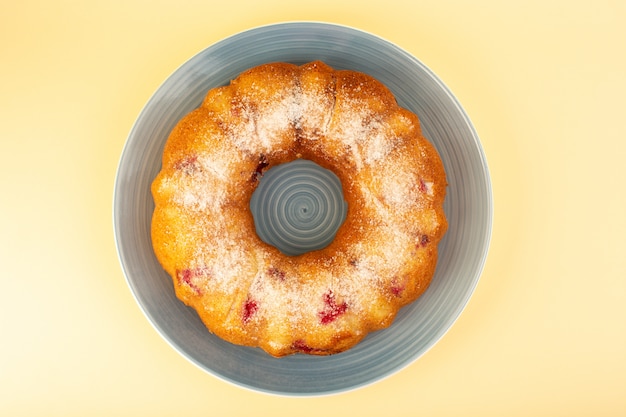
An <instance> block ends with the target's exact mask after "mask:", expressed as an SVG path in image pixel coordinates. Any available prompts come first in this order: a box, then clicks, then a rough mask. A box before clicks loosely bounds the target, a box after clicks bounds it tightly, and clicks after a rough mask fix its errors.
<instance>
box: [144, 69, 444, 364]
mask: <svg viewBox="0 0 626 417" xmlns="http://www.w3.org/2000/svg"><path fill="white" fill-rule="evenodd" d="M293 161H307V163H311V164H315V165H317V166H319V167H321V168H323V169H325V170H329V171H331V172H332V173H334V175H336V177H337V178H338V180H339V182H340V184H341V188H342V191H343V199H344V200H345V203H346V205H347V209H346V212H345V220H344V221H343V223H342V224H341V225H340V226H339V227H338V229H337V230H336V235H335V236H334V239H332V240H331V241H330V242H329V243H327V244H326V246H324V247H323V248H316V249H314V250H311V251H308V252H304V253H298V254H286V253H284V251H281V250H280V249H278V248H277V247H274V246H273V245H272V244H270V243H267V242H266V241H264V240H262V239H261V238H260V237H259V234H257V232H256V228H255V219H254V216H253V213H252V211H251V208H250V201H251V199H252V197H253V193H254V192H255V190H256V189H257V187H259V183H260V182H261V181H263V180H264V176H266V175H267V176H268V177H269V175H270V172H271V170H273V169H274V168H278V167H280V166H281V165H283V164H286V163H292V162H293ZM446 185H447V184H446V177H445V172H444V169H443V164H442V162H441V159H440V157H439V155H438V154H437V151H436V150H435V148H434V147H433V146H432V145H431V144H430V143H429V142H428V141H427V140H426V139H425V138H424V136H423V135H422V133H421V130H420V124H419V120H418V118H417V116H416V115H415V114H413V113H411V112H410V111H408V110H406V109H403V108H401V107H399V105H398V104H397V102H396V100H395V98H394V96H393V95H392V93H391V92H390V91H389V90H388V89H387V88H386V87H385V86H384V85H383V84H381V83H380V82H379V81H377V80H375V79H374V78H372V77H370V76H368V75H366V74H363V73H359V72H355V71H348V70H334V69H333V68H331V67H329V66H328V65H326V64H324V63H322V62H319V61H318V62H311V63H308V64H305V65H302V66H297V65H293V64H288V63H270V64H265V65H261V66H258V67H255V68H252V69H250V70H248V71H245V72H244V73H242V74H241V75H239V76H238V77H237V78H236V79H234V80H233V81H231V83H230V84H229V85H227V86H223V87H218V88H215V89H213V90H211V91H209V92H208V94H207V95H206V97H205V99H204V101H203V102H202V104H201V105H200V106H199V107H198V108H197V109H195V110H194V111H192V112H191V113H189V114H188V115H186V116H185V117H184V118H183V119H182V120H181V121H180V122H179V123H178V124H177V125H176V127H175V128H174V129H173V131H172V132H171V134H170V136H169V138H168V140H167V143H166V145H165V149H164V152H163V160H162V168H161V171H160V172H159V174H158V175H157V177H156V178H155V180H154V182H153V184H152V194H153V197H154V201H155V210H154V214H153V219H152V242H153V247H154V251H155V254H156V257H157V259H158V260H159V262H160V263H161V265H162V266H163V268H164V269H165V271H167V273H168V274H169V275H170V276H171V277H172V281H173V284H174V289H175V291H176V295H177V297H178V298H179V299H180V300H181V301H182V302H184V303H185V304H187V305H188V306H191V307H193V308H194V309H195V310H196V312H197V313H198V315H199V317H200V319H201V320H202V321H203V323H204V324H205V325H206V327H207V328H208V329H209V331H211V332H212V333H214V334H215V335H217V336H219V337H221V338H223V339H225V340H227V341H229V342H232V343H235V344H239V345H246V346H254V347H260V348H262V349H263V350H265V351H266V352H267V353H269V354H270V355H273V356H276V357H280V356H285V355H289V354H292V353H298V352H299V353H305V354H314V355H328V354H333V353H338V352H342V351H344V350H346V349H349V348H351V347H353V346H354V345H356V344H357V343H358V342H359V341H361V340H362V339H363V338H364V337H365V336H366V335H367V334H368V333H370V332H372V331H375V330H379V329H382V328H385V327H387V326H389V325H390V324H391V323H392V321H393V320H394V318H395V316H396V314H397V312H398V310H399V309H400V308H401V307H403V306H404V305H406V304H408V303H411V302H413V301H414V300H416V299H417V298H418V297H419V296H420V295H421V294H422V293H423V292H424V291H425V290H426V289H427V288H428V286H429V284H430V282H431V280H432V277H433V274H434V271H435V267H436V262H437V244H438V242H439V241H440V240H441V238H442V236H443V235H444V233H445V231H446V229H447V222H446V218H445V215H444V211H443V202H444V198H445V192H446Z"/></svg>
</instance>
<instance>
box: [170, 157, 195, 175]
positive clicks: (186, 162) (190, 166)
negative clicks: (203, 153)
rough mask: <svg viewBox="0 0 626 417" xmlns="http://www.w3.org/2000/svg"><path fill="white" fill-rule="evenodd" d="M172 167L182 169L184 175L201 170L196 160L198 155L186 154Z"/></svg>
mask: <svg viewBox="0 0 626 417" xmlns="http://www.w3.org/2000/svg"><path fill="white" fill-rule="evenodd" d="M174 168H175V169H178V170H180V171H182V172H183V173H184V174H186V175H191V174H193V173H195V172H198V171H200V170H201V166H200V163H199V162H198V155H191V156H188V157H186V158H184V159H182V160H180V161H178V162H176V163H175V164H174Z"/></svg>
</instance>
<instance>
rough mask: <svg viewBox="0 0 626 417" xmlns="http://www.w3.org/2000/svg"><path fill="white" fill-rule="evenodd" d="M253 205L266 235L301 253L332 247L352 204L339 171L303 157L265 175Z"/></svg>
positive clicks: (265, 238)
mask: <svg viewBox="0 0 626 417" xmlns="http://www.w3.org/2000/svg"><path fill="white" fill-rule="evenodd" d="M250 209H251V210H252V215H253V217H254V224H255V227H256V232H257V234H258V236H259V237H260V238H261V240H263V241H264V242H265V243H268V244H270V245H272V246H274V247H276V248H278V249H279V250H280V251H281V252H283V253H284V254H286V255H289V256H295V255H301V254H303V253H307V252H310V251H314V250H318V249H323V248H325V247H326V246H328V245H329V244H330V243H331V242H332V241H333V239H334V238H335V235H336V234H337V230H338V229H339V227H340V226H341V225H342V224H343V222H344V220H345V218H346V213H347V209H348V206H347V203H346V202H345V200H344V199H343V192H342V188H341V182H340V181H339V178H337V176H336V175H335V174H334V173H333V172H331V171H329V170H327V169H324V168H322V167H320V166H319V165H317V164H316V163H314V162H312V161H308V160H303V159H298V160H295V161H293V162H289V163H285V164H281V165H278V166H276V167H274V168H272V169H270V170H269V171H267V172H266V173H265V174H264V175H263V177H262V178H261V181H260V182H259V185H258V187H257V189H256V190H255V191H254V194H253V195H252V198H251V200H250Z"/></svg>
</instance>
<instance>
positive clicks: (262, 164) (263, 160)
mask: <svg viewBox="0 0 626 417" xmlns="http://www.w3.org/2000/svg"><path fill="white" fill-rule="evenodd" d="M269 165H270V163H269V161H268V160H267V157H266V156H265V155H263V154H261V155H259V163H258V164H257V166H256V168H255V170H254V172H253V173H252V177H251V178H250V181H258V180H259V179H261V177H262V176H263V171H265V168H267V167H268V166H269Z"/></svg>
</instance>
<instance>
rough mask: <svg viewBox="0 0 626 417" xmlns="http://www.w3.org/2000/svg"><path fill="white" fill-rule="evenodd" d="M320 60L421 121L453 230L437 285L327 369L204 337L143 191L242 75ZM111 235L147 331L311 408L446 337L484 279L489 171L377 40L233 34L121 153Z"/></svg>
mask: <svg viewBox="0 0 626 417" xmlns="http://www.w3.org/2000/svg"><path fill="white" fill-rule="evenodd" d="M314 60H321V61H324V62H326V63H327V64H328V65H330V66H332V67H334V68H336V69H351V70H356V71H361V72H365V73H367V74H370V75H372V76H374V77H375V78H377V79H378V80H380V81H381V82H383V83H384V84H385V85H386V86H387V87H389V88H390V89H391V91H392V92H393V93H394V94H395V96H396V98H397V100H398V102H399V103H400V105H402V106H403V107H406V108H408V109H410V110H412V111H413V112H415V113H417V115H418V116H419V118H420V120H421V123H422V128H423V131H424V133H425V135H426V136H427V137H428V138H429V139H430V140H431V141H432V143H433V144H434V145H435V146H436V148H437V149H438V151H439V153H440V155H441V157H442V159H443V162H444V165H445V169H446V172H447V176H448V181H449V187H448V195H447V199H446V203H445V211H446V214H447V216H448V221H449V230H448V232H447V234H446V236H445V237H444V239H443V240H442V241H441V243H440V244H439V250H440V258H439V263H438V267H437V271H436V274H435V277H434V279H433V282H432V284H431V286H430V288H429V289H428V290H427V292H426V293H425V294H424V295H423V296H422V297H421V298H420V299H418V300H417V301H416V302H415V303H413V304H411V305H410V306H407V307H405V308H404V309H402V310H401V311H400V312H399V314H398V316H397V319H396V320H395V322H394V323H393V324H392V325H391V327H389V328H388V329H385V330H381V331H378V332H375V333H373V334H370V335H369V336H368V337H367V338H366V339H365V340H364V341H363V342H361V343H360V344H359V345H357V346H356V347H354V348H353V349H351V350H349V351H347V352H344V353H341V354H337V355H333V356H327V357H315V356H307V355H292V356H289V357H285V358H281V359H275V358H273V357H270V356H269V355H267V354H266V353H264V352H263V351H261V350H260V349H255V348H247V347H241V346H235V345H232V344H230V343H227V342H224V341H223V340H221V339H219V338H218V337H216V336H213V335H212V334H210V333H209V332H208V331H207V330H206V328H205V327H204V325H203V324H202V323H201V322H200V319H199V318H198V316H197V315H196V313H195V312H194V311H193V310H191V309H189V308H188V307H186V306H184V305H183V304H182V303H181V302H180V301H178V299H177V298H176V296H175V295H174V291H173V287H172V283H171V279H170V277H169V276H168V275H167V274H166V273H165V272H164V271H163V270H162V269H161V267H160V265H159V263H158V262H157V260H156V258H155V256H154V254H153V251H152V245H151V240H150V221H151V217H152V211H153V209H154V204H153V201H152V196H151V194H150V184H151V182H152V180H153V178H154V177H155V175H156V174H157V173H158V171H159V169H160V164H161V153H162V151H163V145H164V144H165V141H166V139H167V137H168V135H169V132H170V130H171V129H172V128H173V127H174V125H175V124H176V123H177V122H178V120H179V119H180V118H181V117H183V116H184V115H185V114H186V113H188V112H189V111H191V110H192V109H194V108H195V107H197V106H198V105H199V104H200V102H201V101H202V99H203V98H204V96H205V94H206V93H207V91H208V90H209V89H211V88H213V87H217V86H220V85H224V84H227V83H228V82H229V81H230V80H231V79H233V78H235V77H236V76H237V75H238V74H239V73H241V72H242V71H244V70H246V69H248V68H251V67H254V66H256V65H260V64H263V63H266V62H271V61H286V62H291V63H295V64H303V63H306V62H309V61H314ZM113 210H114V213H113V214H114V216H113V217H114V219H113V220H114V231H115V238H116V243H117V249H118V254H119V258H120V262H121V265H122V268H123V270H124V273H125V276H126V279H127V281H128V284H129V286H130V288H131V290H132V293H133V295H134V296H135V298H136V300H137V302H138V304H139V306H140V307H141V309H142V310H143V312H144V313H145V315H146V317H147V318H148V320H149V321H150V323H151V324H152V325H153V326H154V327H155V328H156V330H157V331H158V332H159V334H161V336H163V338H164V339H165V340H166V341H167V342H168V343H169V344H170V345H171V346H172V347H173V348H174V349H176V350H177V351H178V352H180V354H181V355H183V356H184V357H185V358H187V359H188V360H189V361H191V362H192V363H194V364H196V365H197V366H199V367H200V368H202V369H204V370H206V371H207V372H208V373H210V374H212V375H214V376H216V377H218V378H220V379H222V380H224V381H228V382H230V383H233V384H235V385H237V386H240V387H244V388H248V389H251V390H255V391H260V392H265V393H271V394H277V395H288V396H316V395H326V394H332V393H339V392H344V391H348V390H353V389H356V388H358V387H363V386H365V385H369V384H372V383H374V382H376V381H379V380H381V379H382V378H385V377H388V376H390V375H392V374H394V373H395V372H397V371H399V370H401V369H403V368H405V367H406V366H407V365H409V364H411V363H412V362H413V361H415V360H416V359H417V358H419V357H420V356H421V355H422V354H424V353H425V352H426V351H427V350H428V349H429V348H431V347H432V346H433V345H434V344H435V343H436V342H437V341H438V340H439V339H440V338H441V337H442V336H443V335H444V334H445V333H446V331H447V330H448V329H449V328H450V326H452V324H453V323H454V321H455V320H456V319H457V317H458V316H459V314H460V313H461V311H462V310H463V308H464V307H465V305H466V303H467V302H468V300H469V298H470V296H471V294H472V292H473V290H474V288H475V286H476V284H477V282H478V280H479V277H480V274H481V271H482V268H483V265H484V262H485V258H486V255H487V250H488V246H489V240H490V235H491V225H492V210H493V206H492V195H491V184H490V179H489V173H488V169H487V164H486V161H485V157H484V154H483V150H482V148H481V145H480V142H479V139H478V137H477V135H476V132H475V131H474V128H473V127H472V124H471V122H470V120H469V118H468V117H467V115H466V114H465V112H464V111H463V109H462V108H461V106H460V105H459V103H458V102H457V100H456V99H455V98H454V96H453V95H452V93H451V92H450V91H449V90H448V89H447V88H446V86H445V85H444V84H443V83H442V82H441V81H440V80H439V79H438V78H437V77H436V76H435V74H433V73H432V72H431V71H430V70H429V69H428V68H427V67H426V66H424V65H423V64H422V63H421V62H420V61H418V60H417V59H416V58H414V57H413V56H411V55H410V54H408V53H407V52H405V51H403V50H402V49H400V48H398V47H397V46H395V45H393V44H391V43H389V42H387V41H385V40H383V39H380V38H379V37H377V36H374V35H371V34H368V33H365V32H362V31H360V30H355V29H352V28H348V27H345V26H338V25H332V24H326V23H313V22H295V23H282V24H276V25H270V26H264V27H259V28H255V29H251V30H249V31H246V32H243V33H239V34H236V35H234V36H231V37H229V38H227V39H224V40H222V41H220V42H218V43H216V44H214V45H212V46H210V47H208V48H207V49H205V50H203V51H202V52H200V53H199V54H197V55H196V56H194V57H192V58H191V59H190V60H189V61H187V62H186V63H184V64H183V65H182V66H181V67H180V68H178V69H177V70H176V71H175V72H174V73H173V74H172V75H171V76H170V77H169V78H168V79H167V80H166V81H165V82H164V83H163V85H162V86H161V87H160V88H159V89H158V90H157V91H156V92H155V93H154V95H153V96H152V98H151V99H150V100H149V101H148V103H147V104H146V106H145V108H144V109H143V111H142V112H141V114H140V115H139V117H138V119H137V121H136V122H135V125H134V126H133V128H132V130H131V132H130V135H129V137H128V140H127V143H126V145H125V147H124V150H123V153H122V156H121V159H120V163H119V167H118V172H117V178H116V183H115V191H114V207H113Z"/></svg>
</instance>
